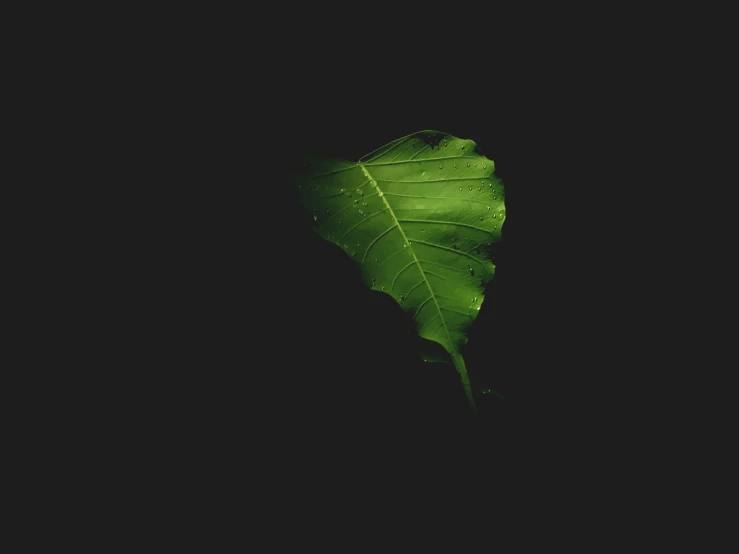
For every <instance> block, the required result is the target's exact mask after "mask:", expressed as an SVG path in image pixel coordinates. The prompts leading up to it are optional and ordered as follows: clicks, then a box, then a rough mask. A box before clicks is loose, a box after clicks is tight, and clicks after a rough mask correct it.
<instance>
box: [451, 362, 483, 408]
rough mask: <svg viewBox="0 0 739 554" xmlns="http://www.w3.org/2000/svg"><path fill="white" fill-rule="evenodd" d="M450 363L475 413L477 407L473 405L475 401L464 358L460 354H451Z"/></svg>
mask: <svg viewBox="0 0 739 554" xmlns="http://www.w3.org/2000/svg"><path fill="white" fill-rule="evenodd" d="M452 363H453V364H454V369H456V370H457V373H459V377H460V378H461V379H462V385H463V386H464V393H465V395H467V400H469V402H470V405H471V406H472V410H473V411H474V412H475V413H477V405H475V399H474V397H473V396H472V387H471V386H470V377H469V375H468V374H467V366H466V365H465V363H464V358H463V357H462V355H461V354H452Z"/></svg>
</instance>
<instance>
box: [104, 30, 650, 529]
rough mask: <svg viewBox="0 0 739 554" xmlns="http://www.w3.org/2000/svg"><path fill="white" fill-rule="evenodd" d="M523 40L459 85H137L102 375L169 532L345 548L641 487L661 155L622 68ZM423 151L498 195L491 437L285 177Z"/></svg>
mask: <svg viewBox="0 0 739 554" xmlns="http://www.w3.org/2000/svg"><path fill="white" fill-rule="evenodd" d="M509 38H511V39H512V41H513V45H512V46H511V47H510V49H509V50H506V52H505V53H504V52H503V51H502V50H499V51H498V50H496V51H495V52H493V51H490V52H487V50H484V49H480V50H477V51H476V52H474V53H472V54H470V53H468V54H466V55H465V56H463V57H462V59H460V60H458V61H459V69H458V72H459V75H457V76H455V75H453V74H451V73H453V72H451V71H447V73H449V74H447V73H445V72H444V71H442V70H440V69H439V67H435V66H434V64H428V65H419V66H418V67H416V68H414V69H412V70H411V69H408V68H407V66H405V65H404V64H397V65H396V66H394V69H392V70H391V71H387V70H386V71H381V70H380V69H379V67H380V60H376V59H374V58H372V57H370V58H368V59H365V61H363V62H361V63H360V62H357V61H356V60H357V58H354V57H351V58H350V57H349V56H342V55H341V54H340V52H339V53H337V51H338V50H340V49H339V48H337V46H336V44H333V45H331V44H329V45H327V46H326V47H325V49H319V48H317V47H315V45H314V47H313V48H311V49H309V50H307V51H306V52H300V49H297V53H296V51H295V50H292V54H291V56H292V57H289V58H285V59H283V58H280V57H279V55H277V54H274V53H273V54H272V55H271V57H270V56H267V57H262V56H260V55H259V54H258V52H252V54H253V55H252V56H250V57H247V58H246V61H245V58H244V57H242V56H241V55H239V54H238V52H241V51H242V50H237V51H230V53H229V50H228V47H227V46H228V45H225V46H222V45H220V43H218V44H219V46H212V45H211V46H210V47H209V48H208V49H205V50H203V49H201V48H199V47H198V48H193V50H192V52H190V51H189V50H188V51H187V52H184V53H183V52H178V56H176V57H175V58H172V57H168V56H165V55H162V58H161V59H160V58H158V57H156V56H154V57H152V58H150V59H149V60H148V61H147V65H146V66H145V67H146V71H147V72H148V73H147V78H146V79H145V80H141V81H133V82H132V83H133V84H132V83H125V84H122V86H123V87H124V89H125V91H124V96H126V98H128V99H129V100H128V101H127V102H125V103H124V104H123V105H121V106H120V109H119V113H118V116H121V117H120V120H121V121H120V125H121V136H122V137H123V138H122V141H121V144H122V146H121V148H120V152H119V154H120V156H121V159H122V160H123V162H124V163H123V167H122V168H121V169H120V175H121V176H122V177H123V179H122V185H123V187H125V188H123V189H121V190H123V191H125V192H123V193H122V194H121V196H122V198H121V205H123V206H125V207H126V209H127V210H128V211H127V212H126V213H127V215H126V216H125V217H124V221H123V223H124V224H125V225H123V226H122V228H121V229H120V230H119V231H118V233H119V238H120V239H121V242H120V243H117V244H119V247H118V250H116V252H117V253H118V254H119V255H117V256H116V259H117V262H116V263H117V265H116V266H115V271H114V275H113V277H114V279H115V285H114V286H115V289H114V290H116V294H115V310H114V313H116V314H118V315H119V317H118V318H117V324H116V328H115V329H116V330H115V331H114V332H113V333H112V335H114V336H112V337H108V338H112V339H113V340H114V343H112V344H114V345H115V346H114V347H110V348H108V350H106V352H105V353H104V354H103V356H105V357H106V359H109V358H111V356H112V357H113V358H115V361H117V362H120V375H119V376H118V378H117V382H116V387H115V389H116V391H117V392H118V393H120V392H121V391H123V393H122V394H120V395H119V398H120V402H119V403H117V404H116V409H115V410H114V411H115V418H114V419H115V421H116V424H115V425H116V427H115V429H116V433H115V436H116V437H121V441H120V443H119V445H120V446H119V450H118V452H119V454H118V455H120V456H121V457H122V459H124V460H125V463H126V467H128V468H134V470H132V471H131V472H130V473H128V474H129V475H130V476H131V482H132V484H134V483H136V484H139V485H140V484H141V483H145V485H144V486H143V487H142V488H143V489H144V490H145V491H146V495H145V496H146V497H147V498H150V497H151V498H157V499H158V501H160V502H162V504H161V505H162V506H167V508H166V509H165V508H162V510H164V511H166V510H169V509H171V508H172V507H174V508H175V509H176V510H187V509H190V507H192V506H194V505H197V506H201V507H202V506H203V505H204V504H206V505H208V506H218V507H219V511H220V509H221V508H224V507H226V510H225V511H226V512H228V513H229V514H232V515H233V514H238V513H240V510H241V509H242V507H240V506H242V503H243V502H244V498H247V497H253V496H258V498H259V499H260V500H259V505H260V506H261V508H262V509H263V511H264V512H265V513H276V514H278V515H279V517H280V518H284V517H287V515H288V514H292V515H294V516H295V518H296V521H297V520H300V521H313V520H316V519H321V518H341V521H343V522H344V524H348V523H347V522H348V521H349V520H352V521H354V520H355V519H357V518H358V519H357V520H358V521H364V520H362V518H359V516H356V517H355V515H352V514H356V513H358V511H362V510H364V509H369V508H368V506H373V505H375V504H376V503H377V502H380V503H382V505H383V506H385V508H384V509H385V510H389V511H392V510H395V511H397V512H399V513H400V512H402V510H403V509H405V508H403V506H407V504H404V503H403V502H404V501H407V500H408V499H410V498H413V499H414V506H418V505H419V504H421V503H419V502H418V499H419V498H420V499H429V500H432V499H436V500H438V499H439V498H440V497H442V496H443V497H445V498H446V496H447V495H449V494H452V495H460V496H459V498H458V501H461V500H464V501H465V502H468V501H474V502H478V501H479V502H482V503H483V504H486V505H488V506H492V507H499V508H501V509H502V510H503V511H508V512H510V511H513V510H514V507H520V505H521V504H526V503H528V502H529V500H530V499H531V498H532V495H533V497H534V498H536V499H537V502H539V501H542V502H552V503H555V504H556V498H561V496H549V495H547V494H545V492H544V491H546V490H548V489H549V488H554V489H557V491H558V492H559V493H562V494H564V493H563V491H564V490H567V491H568V492H567V493H566V494H575V491H577V492H578V494H580V493H582V494H583V495H584V497H586V498H593V497H596V496H599V497H601V498H602V497H603V496H604V495H607V492H606V491H608V490H612V489H613V488H614V487H619V486H621V485H624V484H626V483H627V482H628V481H629V477H628V476H629V475H631V474H632V471H633V467H634V464H635V463H636V460H637V459H639V456H638V454H637V453H638V452H639V449H638V448H635V447H634V446H633V445H634V444H637V445H643V444H645V443H646V442H647V441H648V440H649V439H648V438H647V437H648V436H649V432H648V430H647V431H645V430H644V429H643V427H644V426H647V427H649V425H654V422H653V420H651V419H648V418H647V416H648V415H650V414H649V413H648V411H649V409H648V408H647V407H646V404H645V402H644V400H645V395H646V394H649V393H653V392H654V391H655V388H656V386H657V382H658V381H659V378H658V377H657V376H653V375H652V374H650V373H649V372H648V371H645V367H647V366H649V364H651V363H652V359H651V358H650V357H649V355H647V356H646V357H643V356H641V351H640V348H641V347H642V346H643V345H644V344H646V343H647V342H648V341H651V344H654V342H655V341H656V340H657V339H656V338H655V336H654V334H651V335H650V321H652V318H653V315H654V312H656V311H657V310H658V309H659V308H658V304H659V301H658V300H654V296H658V295H659V287H658V286H657V284H656V283H653V282H651V281H650V280H649V277H648V274H649V264H650V259H651V258H650V256H652V255H653V254H654V249H651V248H650V246H651V245H652V244H654V243H649V241H647V244H646V245H645V242H644V239H643V238H642V239H639V237H643V236H645V235H644V233H643V231H644V227H643V226H644V223H643V219H641V216H642V215H643V210H645V206H646V205H648V199H649V197H648V195H647V194H645V193H644V194H642V193H641V192H640V189H639V185H640V184H642V183H647V182H649V181H650V180H651V179H652V178H653V177H654V170H653V169H651V168H653V166H654V165H653V164H649V163H648V162H651V161H653V160H654V159H655V158H656V157H658V156H659V154H660V153H659V152H658V151H656V150H655V149H653V148H648V147H647V143H648V140H647V139H645V136H649V134H650V133H651V132H652V131H653V124H652V123H650V122H649V121H646V122H645V120H644V119H642V115H641V114H642V111H643V109H644V105H645V103H646V104H649V105H651V104H650V99H649V98H647V97H644V96H642V93H641V92H638V91H635V90H634V89H633V88H632V87H630V83H631V81H629V80H628V79H624V78H623V74H622V73H620V71H621V70H620V69H619V66H617V65H616V66H612V65H610V66H609V65H607V64H608V63H609V62H608V60H603V59H601V61H600V62H599V63H600V64H602V66H603V67H606V66H607V67H609V70H608V71H605V72H604V71H597V70H596V68H597V67H599V66H598V65H597V64H596V65H593V64H591V63H589V62H588V63H585V62H583V63H581V64H576V65H574V66H573V65H572V64H571V63H565V62H563V61H562V60H563V59H566V58H567V56H569V55H570V54H573V52H574V51H573V52H569V51H565V50H567V48H565V47H563V46H562V45H560V48H559V49H557V50H556V51H555V52H554V53H553V54H551V55H548V53H547V49H536V51H535V52H531V51H529V49H530V48H531V47H530V45H527V44H523V43H521V44H519V43H517V42H516V40H515V37H509ZM414 45H415V43H412V44H411V45H410V47H409V48H410V50H411V51H413V48H414V47H415V46H414ZM263 47H264V48H267V50H269V47H268V46H264V45H263ZM358 58H361V56H359V57H358ZM173 59H176V60H177V61H173ZM317 60H324V61H325V60H329V61H330V62H331V63H328V62H326V63H319V62H318V61H317ZM423 129H434V130H438V131H442V132H446V133H450V134H452V135H455V136H459V137H462V138H467V139H472V140H474V141H475V142H476V143H477V145H478V149H479V151H480V152H482V153H484V154H485V155H486V156H487V157H489V158H490V159H492V160H494V161H495V164H496V173H497V175H498V176H499V177H500V178H501V179H502V180H503V183H504V185H505V187H506V207H507V213H508V217H507V220H506V223H505V225H504V228H503V240H502V242H501V243H500V244H499V245H498V246H497V249H496V253H495V254H496V260H495V261H496V264H497V272H496V276H495V279H494V280H493V282H492V283H491V284H490V285H489V287H488V290H487V296H486V300H485V302H484V304H483V307H482V310H481V312H480V314H479V318H478V321H477V322H476V323H475V325H474V327H473V328H472V330H471V331H470V340H469V343H468V345H467V348H466V349H465V355H466V360H467V365H468V368H469V370H470V372H471V374H472V377H473V379H478V380H479V381H480V382H485V383H486V384H487V385H489V386H490V387H491V388H493V389H495V390H497V391H499V392H500V393H501V394H502V395H504V396H505V397H506V398H505V399H501V398H497V397H495V396H486V397H482V398H480V410H479V414H478V415H477V416H473V415H472V414H471V413H470V412H469V409H468V407H467V406H466V403H465V402H466V401H465V398H464V395H463V393H462V390H461V387H460V386H459V382H458V378H457V376H456V375H455V373H454V371H453V370H451V369H450V368H447V367H445V366H438V365H435V364H423V363H421V362H419V361H418V358H417V354H416V350H415V345H414V343H413V338H412V337H413V334H412V332H411V329H410V326H409V322H408V320H407V318H406V316H405V315H404V314H403V313H402V311H401V310H400V309H399V307H398V306H397V305H395V304H394V303H393V302H392V301H391V300H390V299H389V298H387V297H384V296H383V295H380V294H377V293H372V292H370V291H368V290H365V287H364V286H363V285H362V284H361V282H360V280H359V278H358V275H357V272H356V269H355V268H354V267H353V265H352V263H351V262H350V260H348V259H346V258H345V257H344V256H343V255H342V253H341V252H340V251H339V250H338V249H337V248H336V247H334V246H333V245H331V244H329V243H327V242H325V241H322V240H321V239H320V238H319V237H318V236H317V235H315V234H314V233H313V231H312V230H311V228H310V222H309V220H308V219H307V218H306V216H305V214H303V212H302V210H301V208H300V206H299V205H298V203H297V200H296V198H295V195H294V194H293V190H292V189H291V183H290V182H289V180H288V178H287V177H286V175H285V171H286V170H287V169H289V167H290V166H291V164H293V163H295V160H296V158H297V157H298V156H300V155H305V154H315V155H325V156H339V157H344V158H347V159H356V158H358V157H359V156H361V155H363V154H365V153H367V152H369V151H371V150H373V149H374V148H376V147H378V146H381V145H383V144H385V143H387V142H389V141H391V140H393V139H395V138H398V137H401V136H404V135H406V134H409V133H412V132H414V131H419V130H423ZM643 190H646V189H643ZM635 191H636V192H635ZM629 195H630V196H629ZM635 197H636V198H638V199H640V201H639V202H636V201H634V198H635ZM650 240H651V239H650ZM654 240H657V239H654ZM627 261H628V263H626V262H627ZM645 295H653V299H652V301H650V302H644V301H643V298H644V296H645ZM636 352H639V355H638V356H636V355H635V353H636ZM111 353H114V355H112V354H111ZM637 382H638V383H639V386H636V385H634V383H637ZM645 421H648V422H651V423H645ZM627 436H628V441H630V442H629V444H631V445H632V446H631V447H630V448H623V445H624V441H626V440H627ZM634 441H635V442H634ZM614 467H617V468H618V471H613V468H614ZM605 474H608V475H609V477H608V478H607V479H605V478H604V477H603V475H605ZM317 498H320V499H323V500H326V501H325V502H323V500H322V501H321V502H320V503H317V501H316V499H317ZM154 505H156V502H154ZM455 505H457V504H455V503H453V502H452V503H451V504H447V506H455ZM581 505H582V503H581ZM214 509H215V508H214ZM516 513H520V512H516Z"/></svg>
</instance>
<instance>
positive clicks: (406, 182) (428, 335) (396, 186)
mask: <svg viewBox="0 0 739 554" xmlns="http://www.w3.org/2000/svg"><path fill="white" fill-rule="evenodd" d="M475 147H476V144H475V143H474V142H473V141H471V140H463V139H459V138H457V137H454V136H451V135H447V134H445V133H439V132H437V131H420V132H418V133H414V134H412V135H409V136H407V137H403V138H400V139H398V140H395V141H393V142H391V143H389V144H386V145H385V146H383V147H381V148H379V149H377V150H375V151H374V152H372V153H370V154H367V155H366V156H363V157H362V158H361V159H360V160H359V161H357V162H349V161H345V160H338V159H311V160H306V161H305V165H304V167H303V171H302V172H300V173H298V175H297V176H296V181H297V186H298V187H299V189H300V196H301V201H302V203H303V205H304V206H305V207H306V208H307V209H308V211H309V212H310V213H311V214H312V217H313V221H314V224H315V230H316V232H317V233H318V234H319V235H320V236H321V237H323V238H324V239H326V240H329V241H331V242H333V243H335V244H337V245H338V246H340V247H341V248H342V249H343V250H344V251H345V252H346V253H347V254H349V255H350V256H351V257H352V258H353V259H354V261H355V262H356V263H357V264H358V265H359V268H360V270H361V273H362V276H363V278H364V281H365V283H366V284H367V286H369V287H371V288H372V289H374V290H377V291H383V292H385V293H387V294H389V295H391V296H392V297H393V298H395V299H396V300H397V302H398V303H399V304H400V306H401V307H402V308H403V309H404V310H405V311H406V312H408V313H409V314H410V315H411V317H412V318H413V319H414V321H415V324H416V329H417V332H418V334H419V336H420V337H421V338H422V339H425V341H431V342H432V344H431V345H428V343H427V342H425V343H424V344H426V345H427V346H424V347H423V348H422V350H423V356H424V359H426V360H427V361H435V362H439V361H446V362H449V363H451V364H452V365H453V366H454V367H455V368H456V370H457V372H458V373H459V375H460V378H461V380H462V384H463V386H464V390H465V393H466V395H467V398H468V400H469V402H470V404H471V405H472V407H473V408H474V407H475V400H474V397H473V394H472V388H471V386H470V381H469V376H468V374H467V368H466V366H465V363H464V359H463V358H462V354H461V348H462V347H463V345H464V344H465V343H466V342H467V337H466V331H467V329H468V327H469V326H470V324H472V322H473V321H474V320H475V318H476V317H477V313H478V311H479V310H480V306H481V304H482V302H483V299H484V291H485V285H486V283H487V282H488V281H489V280H490V279H492V277H493V275H494V273H495V266H494V265H493V262H492V255H491V251H490V246H491V245H492V243H494V242H497V241H498V240H500V233H501V226H502V224H503V221H504V219H505V206H504V202H503V186H502V183H501V182H500V180H499V179H498V178H497V177H495V175H494V164H493V162H492V161H491V160H489V159H487V158H485V157H484V156H481V155H479V154H477V153H476V152H475ZM422 342H423V341H422ZM433 343H435V344H433ZM436 345H438V346H440V347H441V348H438V346H436Z"/></svg>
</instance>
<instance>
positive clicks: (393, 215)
mask: <svg viewBox="0 0 739 554" xmlns="http://www.w3.org/2000/svg"><path fill="white" fill-rule="evenodd" d="M359 167H361V168H362V171H364V172H365V173H366V174H367V176H368V177H369V178H370V181H372V184H373V185H374V186H375V188H377V190H378V191H380V192H382V196H380V198H381V199H382V201H383V202H384V203H385V206H386V207H387V210H388V211H389V212H390V215H391V216H392V218H393V220H394V221H395V225H397V227H398V231H400V234H401V235H403V241H404V243H405V244H407V245H408V248H410V252H411V254H412V255H413V261H414V262H415V263H416V267H418V270H419V271H420V272H421V276H422V277H423V280H424V282H425V283H426V288H428V289H429V294H431V298H433V299H434V305H435V306H436V311H437V312H438V313H439V318H440V319H441V322H442V324H443V325H444V331H446V336H447V338H448V339H449V347H450V348H454V343H453V342H452V336H451V335H450V334H449V327H448V326H447V324H446V319H444V315H443V314H442V313H441V307H439V303H438V302H437V301H436V294H434V290H433V289H432V288H431V283H429V281H428V279H427V278H426V273H425V272H424V271H423V267H421V263H420V262H419V260H418V257H417V256H416V252H415V250H414V249H413V245H412V244H411V242H410V241H409V240H408V237H407V236H406V235H405V231H403V227H401V225H400V222H399V221H398V218H397V217H396V216H395V212H394V211H393V208H392V206H390V203H389V202H388V201H387V200H386V199H385V192H384V191H383V190H382V189H381V188H380V185H378V184H377V180H376V179H375V178H374V177H373V176H372V175H371V174H370V172H369V170H368V169H367V168H366V167H365V166H364V163H362V162H359ZM414 319H415V317H414Z"/></svg>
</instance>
